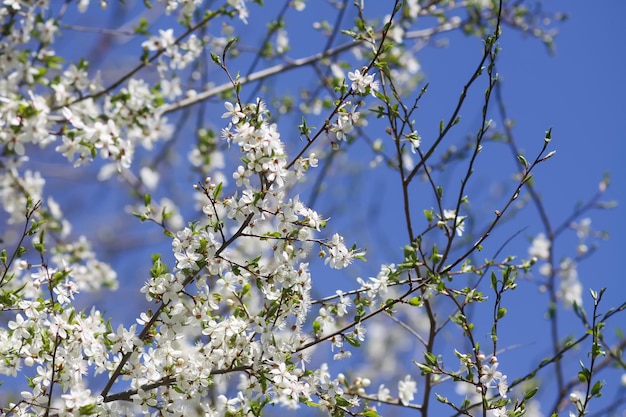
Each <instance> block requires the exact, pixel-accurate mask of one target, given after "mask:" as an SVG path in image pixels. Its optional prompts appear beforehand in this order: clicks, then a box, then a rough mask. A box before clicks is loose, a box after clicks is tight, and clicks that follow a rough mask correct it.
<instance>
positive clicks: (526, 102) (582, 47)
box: [57, 0, 626, 412]
mask: <svg viewBox="0 0 626 417" xmlns="http://www.w3.org/2000/svg"><path fill="white" fill-rule="evenodd" d="M268 3H270V2H268ZM281 3H282V2H281ZM308 3H309V6H308V9H307V10H309V11H310V13H313V14H314V13H316V9H315V5H314V3H315V2H314V1H313V0H312V1H309V2H308ZM366 3H367V5H368V6H370V5H371V6H372V7H377V6H380V5H381V4H382V2H381V4H377V5H375V0H368V1H366ZM544 3H545V8H546V9H547V10H551V11H564V12H565V13H567V14H568V16H569V18H568V19H567V20H566V21H565V22H563V23H562V24H559V25H558V30H559V35H558V36H557V37H556V53H555V55H554V56H549V54H548V53H547V52H546V50H545V48H544V47H543V46H542V45H541V44H540V42H538V41H537V40H535V39H530V38H527V37H526V38H525V37H523V36H521V35H520V34H519V33H517V32H515V31H512V30H510V29H506V28H505V29H504V32H503V35H502V37H501V39H500V45H501V47H502V50H501V52H500V61H499V62H498V64H497V69H498V72H499V73H500V76H501V79H502V80H503V94H504V98H505V102H506V103H507V111H508V114H509V116H510V117H511V118H513V119H514V120H515V122H516V126H515V128H514V134H515V137H516V141H517V143H518V145H519V146H520V147H521V148H522V149H523V150H524V151H525V152H526V155H527V157H528V158H529V159H530V156H532V155H535V154H536V153H537V152H538V151H539V149H540V148H541V146H542V143H543V137H544V132H545V131H546V130H547V129H549V128H552V137H553V141H552V143H551V145H550V149H551V150H552V149H553V150H556V151H557V153H556V155H555V156H554V157H553V158H551V159H550V160H549V161H548V162H546V163H544V164H542V165H541V166H540V167H538V169H537V171H536V173H535V180H536V183H537V190H538V191H539V193H540V194H541V196H542V199H543V201H544V203H545V206H546V208H547V210H548V212H549V214H550V216H551V218H552V219H553V221H554V222H555V223H557V224H558V223H560V222H561V221H563V220H564V219H565V218H567V217H568V216H569V214H570V213H571V211H572V210H573V208H574V206H575V204H576V203H577V202H578V201H581V200H585V199H587V198H588V197H590V196H591V195H593V194H594V193H595V192H596V190H597V188H598V184H599V183H600V181H601V179H602V177H603V175H604V173H606V172H609V173H610V174H611V179H612V181H611V186H610V188H609V190H608V191H607V193H606V196H605V198H604V200H617V201H618V202H619V203H620V205H618V206H617V208H615V209H613V210H604V211H597V210H596V211H592V212H590V213H588V216H589V217H591V218H592V226H593V227H594V228H597V229H599V230H607V231H609V233H610V239H609V240H607V241H600V242H599V245H600V246H599V249H598V251H597V253H595V254H594V255H593V256H592V257H591V258H589V259H588V260H586V261H584V262H582V263H580V265H579V276H580V279H581V281H582V282H583V285H584V286H585V288H588V287H592V288H594V289H600V288H602V287H608V288H609V289H610V291H609V292H608V293H607V294H606V297H605V298H606V302H605V304H604V306H605V309H606V308H608V307H611V306H616V305H618V304H619V303H621V302H623V301H624V298H625V296H624V294H626V291H625V290H626V283H625V282H626V281H625V280H624V279H623V277H622V276H621V275H622V274H620V272H621V268H622V265H621V256H623V250H624V248H626V236H625V234H624V232H625V231H626V230H625V229H626V228H625V221H624V214H625V213H624V209H623V204H624V203H625V202H626V184H625V180H626V165H625V164H624V162H623V159H624V157H625V156H626V152H625V151H626V145H625V144H624V140H625V138H624V125H625V124H626V117H625V114H624V113H625V111H626V104H625V101H624V97H626V81H625V80H624V78H623V75H624V72H625V71H624V68H625V65H626V62H625V61H626V60H625V58H626V48H624V47H623V42H624V41H625V40H626V36H625V35H626V25H624V24H623V16H626V2H623V1H620V0H613V1H604V2H597V1H582V0H581V1H565V0H561V1H556V0H548V1H546V2H544ZM92 10H95V9H92ZM258 10H259V9H258V8H256V7H251V13H255V12H258ZM317 13H319V10H318V11H317ZM309 17H310V16H309ZM292 18H293V16H292ZM85 19H86V21H85V22H84V24H86V25H89V24H94V25H95V24H98V25H99V24H100V23H99V22H98V20H100V19H101V17H100V16H99V15H98V14H96V13H89V14H87V15H86V16H85ZM112 21H114V19H113V20H112ZM253 23H254V20H253V19H251V23H250V27H249V30H251V31H255V30H259V31H261V29H259V28H257V27H255V26H253ZM311 33H313V32H312V31H309V30H307V29H306V28H304V29H302V30H301V31H296V30H294V29H293V26H292V27H291V32H290V36H291V37H292V40H293V42H294V45H302V46H303V49H302V54H304V55H306V53H308V51H306V50H305V49H306V45H307V43H308V42H309V39H310V38H309V36H312V35H311ZM65 36H66V39H65V40H67V38H69V35H68V34H66V35H65ZM81 36H82V35H81ZM446 37H447V38H448V40H449V44H448V46H446V47H444V48H434V47H427V48H425V49H423V50H422V51H420V53H419V54H418V56H417V57H418V59H419V60H420V63H421V65H422V70H423V72H424V75H425V81H428V82H429V83H430V87H429V90H428V93H427V94H426V96H425V97H424V99H423V101H422V102H421V107H422V108H421V109H420V111H419V112H418V113H417V117H418V120H419V126H420V128H419V129H420V132H422V137H423V140H424V143H425V144H426V143H427V141H428V140H429V139H432V135H433V133H434V132H435V131H436V130H437V128H438V125H439V120H441V119H446V118H447V117H448V116H449V114H450V111H451V105H452V104H453V103H454V100H456V98H457V97H458V94H459V92H460V90H461V88H462V86H463V84H464V83H465V82H466V80H467V78H468V77H469V75H470V74H471V69H472V68H473V66H474V65H475V63H476V62H478V59H479V58H480V54H481V53H482V44H481V42H480V40H478V39H476V38H467V37H465V36H463V35H460V34H453V35H450V36H446ZM86 39H87V38H85V39H82V40H81V42H80V43H78V46H80V45H81V44H82V45H87V43H88V40H86ZM439 39H441V38H439ZM138 44H139V42H135V43H133V42H132V41H131V42H129V43H128V44H127V46H126V47H123V48H122V52H121V54H122V57H119V55H118V59H116V60H109V61H107V60H105V61H103V66H104V68H105V69H107V68H108V69H109V70H114V69H116V68H117V69H119V68H120V67H123V66H124V65H125V64H126V62H127V61H128V62H136V61H135V59H136V56H137V53H136V49H135V50H133V49H131V48H132V47H133V46H137V45H138ZM72 48H74V45H72ZM298 52H299V50H297V49H294V50H292V52H291V53H290V55H291V56H293V57H300V56H302V54H301V53H298ZM126 53H128V55H124V54H126ZM468 63H469V64H468ZM242 67H243V69H242V68H238V69H239V70H242V71H243V70H244V69H245V68H246V66H242ZM107 75H108V76H111V74H110V73H109V74H107ZM296 81H299V79H298V78H297V76H285V77H282V76H281V77H280V79H278V81H274V83H273V84H270V85H271V86H276V87H277V88H280V89H284V90H286V91H292V90H293V93H294V94H295V93H296V92H297V90H296V89H295V88H296V87H297V86H295V85H292V84H290V83H294V82H296ZM483 91H484V84H481V86H480V87H478V88H477V89H476V92H474V93H472V94H473V95H472V96H471V98H473V99H475V98H476V97H480V95H481V94H482V92H483ZM243 96H244V97H247V94H246V90H245V88H244V93H243ZM211 109H212V111H213V112H214V113H212V114H213V115H214V116H215V115H220V114H221V112H222V111H223V110H222V106H221V104H216V105H215V106H213V107H211ZM492 113H494V111H493V110H492ZM479 116H480V108H479V107H477V106H476V105H474V106H473V107H472V106H470V107H468V109H467V110H465V111H463V113H462V118H463V123H462V124H461V126H460V127H459V130H457V131H454V133H453V134H452V135H451V138H452V139H451V140H460V139H462V138H463V137H464V135H466V134H467V133H471V132H475V131H476V130H477V129H478V128H479V125H480V117H479ZM491 117H494V118H496V114H495V113H494V114H493V115H492V116H491ZM213 119H214V120H212V121H211V123H212V124H213V126H214V127H215V128H216V129H218V130H219V128H220V127H221V126H222V122H223V121H221V120H218V117H213ZM296 119H297V120H296V121H291V122H290V121H288V120H281V121H280V123H279V127H280V128H281V134H282V135H283V138H288V137H289V136H290V135H291V136H292V137H293V136H294V135H295V134H296V133H295V132H296V131H295V130H294V129H293V128H294V127H295V125H297V123H299V121H300V120H299V118H296ZM496 127H497V126H496ZM289 129H291V131H290V130H289ZM291 132H293V133H291ZM353 149H354V150H358V151H359V152H360V153H359V154H358V155H356V156H355V160H356V161H360V162H364V161H365V162H366V161H368V160H370V159H371V158H372V155H371V153H370V152H368V151H367V149H366V147H365V146H361V147H359V146H355V147H354V148H353ZM353 156H354V155H351V158H352V157H353ZM341 161H342V162H345V165H343V166H342V168H347V169H348V170H349V169H350V168H351V167H353V165H351V164H352V163H353V162H351V161H353V160H352V159H350V160H348V159H342V160H341ZM513 163H514V162H513V159H512V157H511V156H510V152H509V151H508V149H506V148H504V147H503V145H494V146H493V147H492V146H490V147H489V148H488V149H486V150H485V152H484V154H482V155H481V157H480V158H479V161H478V168H477V170H476V173H475V175H474V177H473V183H472V186H471V188H470V189H469V192H471V193H472V194H471V195H470V199H471V201H472V207H473V209H475V210H477V211H478V212H481V213H485V215H487V214H488V213H492V212H493V210H494V209H497V208H500V206H499V205H498V201H501V199H502V196H503V195H504V194H503V193H506V191H507V190H509V188H507V187H510V186H511V181H510V178H509V177H510V175H511V174H512V172H513V171H512V168H511V166H512V164H513ZM355 166H356V165H355ZM355 169H357V168H355ZM358 169H362V168H358ZM342 172H343V171H341V170H339V169H337V170H336V171H334V172H331V177H330V179H331V180H332V181H337V183H335V184H331V186H330V187H329V188H328V190H329V194H328V198H327V199H326V200H323V201H320V203H319V209H320V210H321V212H322V214H326V212H329V213H330V212H332V216H333V219H332V220H333V222H331V226H330V227H331V228H332V230H338V231H341V232H342V233H343V234H344V235H345V236H346V240H347V241H349V242H352V241H356V242H357V243H358V244H359V246H361V247H364V248H367V249H370V253H369V254H368V259H369V261H368V263H366V264H358V265H356V266H355V268H354V269H353V270H351V271H348V272H347V273H346V274H344V275H342V277H341V279H342V280H343V281H337V282H340V285H343V286H345V287H350V286H353V285H354V281H353V278H354V277H356V276H364V277H367V276H374V275H375V274H376V272H377V268H378V265H379V263H380V262H392V261H395V262H397V261H398V259H397V257H398V256H400V255H401V248H402V246H403V245H404V244H406V233H403V224H402V223H401V216H400V214H401V211H395V210H396V209H397V207H395V208H394V201H397V200H394V198H397V197H398V194H397V193H398V189H397V188H394V186H393V184H394V183H393V182H391V183H390V182H388V181H389V180H392V179H391V176H392V175H393V174H392V173H390V172H389V171H388V170H385V169H384V168H383V167H379V168H377V169H376V170H374V171H371V172H368V173H365V174H364V176H363V177H362V178H360V179H357V180H352V181H349V180H348V179H347V176H346V174H345V173H342ZM92 174H93V172H92ZM333 175H334V176H333ZM458 176H459V172H455V171H452V172H451V173H450V174H449V175H448V176H447V177H444V179H446V180H447V181H448V183H449V184H450V186H451V187H453V188H454V187H455V186H456V185H457V184H458V180H459V177H458ZM196 180H197V179H196V178H191V177H189V176H186V177H185V178H181V183H184V182H186V184H185V186H189V187H190V186H191V184H192V183H194V182H195V181H196ZM389 184H392V185H389ZM57 185H58V184H57ZM112 190H113V188H109V189H108V191H106V192H108V193H110V194H102V192H103V191H102V189H100V188H91V189H89V188H87V189H81V190H80V191H79V190H78V189H76V190H68V194H67V196H66V198H67V200H66V201H62V202H61V203H62V204H65V206H66V207H64V208H65V211H66V212H71V211H72V210H74V211H78V212H80V211H81V208H80V207H81V204H83V202H85V201H88V200H90V199H91V198H106V201H107V204H106V205H103V206H102V207H101V209H103V210H109V209H111V208H117V209H119V208H120V207H123V206H124V205H125V202H126V197H125V194H124V193H123V192H121V193H120V192H119V190H118V191H112ZM177 191H180V190H177ZM73 193H74V194H73ZM85 196H87V197H85ZM352 198H354V199H356V200H355V201H352V200H350V199H352ZM353 203H354V205H356V206H357V207H359V208H360V207H363V210H357V211H356V212H355V211H350V207H351V204H353ZM430 205H432V201H430V200H429V199H428V198H425V200H424V206H423V207H421V206H419V205H416V206H415V207H416V208H419V209H420V210H421V209H423V208H429V207H430ZM316 208H317V207H316ZM336 209H338V210H339V211H334V210H336ZM526 210H527V211H526V212H525V213H524V214H523V215H521V216H520V217H519V218H518V219H517V220H516V221H514V222H511V223H508V224H505V225H503V227H502V229H500V230H498V231H496V232H495V233H494V234H493V235H492V236H491V238H490V240H489V242H488V243H487V244H486V245H485V247H486V250H485V254H484V256H485V257H488V256H490V255H492V254H493V253H494V252H495V250H497V249H498V248H499V247H500V246H501V245H502V244H503V243H504V242H505V241H506V240H507V239H508V238H510V237H511V236H512V235H514V234H515V233H517V232H519V235H517V237H515V238H514V239H513V240H512V241H511V243H510V244H509V245H508V246H507V247H506V249H507V250H510V251H512V252H513V253H516V254H518V255H519V256H521V257H524V256H526V254H527V252H526V251H527V247H528V245H529V238H530V237H532V236H534V235H536V234H537V233H538V232H540V231H541V227H540V223H539V217H538V215H537V212H536V210H534V208H533V207H532V206H529V207H527V209H526ZM370 216H372V217H370ZM372 218H373V219H374V220H372V221H371V224H368V223H367V222H368V221H369V220H371V219H372ZM82 221H84V222H86V223H84V224H86V225H89V224H92V225H93V218H92V217H89V218H83V220H82ZM106 221H107V219H106V218H104V223H106ZM134 221H135V220H134V219H132V218H131V219H128V220H127V224H131V223H132V222H134ZM76 225H77V226H78V227H80V225H81V220H77V221H76ZM364 225H367V227H364ZM142 230H143V229H142ZM576 244H577V238H576V236H575V234H574V233H569V234H566V235H565V238H564V239H562V240H561V241H558V242H557V248H556V251H557V257H561V256H571V255H572V254H573V253H574V252H573V251H574V250H575V247H576ZM157 247H158V246H157ZM154 249H155V247H151V248H150V249H149V251H153V250H154ZM160 250H161V251H163V252H165V251H167V250H168V242H167V241H161V246H160ZM118 254H119V252H111V253H110V254H109V256H110V259H109V260H110V261H112V262H114V264H116V266H117V268H118V272H119V273H120V277H121V279H122V280H123V289H124V290H123V291H122V292H121V293H120V294H119V295H118V296H119V297H121V298H116V302H119V300H125V301H128V302H129V307H127V308H130V309H134V310H139V311H141V310H142V309H143V307H144V306H143V304H142V302H141V301H142V300H143V298H142V297H140V296H137V295H136V293H133V292H132V291H133V290H136V289H137V288H138V287H139V285H141V283H142V282H143V279H141V278H137V279H134V278H133V277H134V276H136V275H137V274H139V276H140V277H141V272H142V271H143V273H144V274H145V271H146V269H145V267H146V264H147V263H148V261H149V254H147V253H146V252H142V251H138V252H136V253H133V254H132V256H127V257H126V258H125V259H121V260H120V259H119V258H117V256H118ZM521 287H522V286H521ZM329 290H331V288H329ZM515 294H516V298H515V299H514V300H512V304H511V307H510V311H511V318H510V320H511V322H510V323H511V327H510V329H511V330H510V331H508V332H506V336H507V337H509V338H510V339H509V341H508V342H509V343H510V344H516V343H519V344H523V345H525V346H528V344H529V343H530V344H532V343H535V341H533V340H532V339H533V337H536V336H537V335H539V338H542V337H544V336H545V334H544V333H541V332H542V331H543V330H538V331H537V333H535V331H534V328H533V329H532V331H531V330H530V329H527V328H525V327H524V326H527V325H528V323H529V322H533V323H535V322H538V323H541V322H542V317H543V314H544V312H545V303H544V304H536V305H535V304H533V303H534V301H533V302H531V303H529V302H528V300H529V299H531V298H530V297H537V288H536V287H535V286H534V285H533V284H530V283H526V284H525V285H524V286H523V287H522V288H520V289H519V290H518V292H517V293H515ZM108 296H110V294H102V299H103V300H104V299H106V298H107V297H108ZM585 297H587V292H586V291H585ZM532 299H533V300H535V299H537V298H532ZM538 299H539V300H541V301H539V302H543V301H545V300H544V299H541V298H538ZM137 300H139V301H137ZM585 300H586V302H587V301H589V298H588V297H587V298H586V299H585ZM131 301H133V303H131ZM131 304H132V305H131ZM104 305H105V307H106V306H107V304H106V303H105V304H104ZM586 305H587V306H588V305H589V304H586ZM108 306H109V308H111V307H113V306H112V305H110V304H109V305H108ZM112 313H114V314H116V315H117V314H119V312H115V309H113V311H112ZM569 314H570V315H571V311H570V313H569ZM533 320H534V321H533ZM572 322H573V323H570V324H571V329H572V331H574V330H576V331H578V332H579V331H580V328H579V327H576V325H575V323H574V320H572ZM623 322H624V320H623V319H619V318H618V320H614V322H613V323H611V324H610V325H609V327H608V329H607V332H609V331H611V332H612V329H613V328H614V326H615V325H617V324H621V323H623ZM519 328H522V329H523V330H524V331H523V332H518V329H519ZM518 336H519V337H518ZM524 336H528V337H524ZM516 337H517V338H516ZM544 353H546V352H545V351H543V350H541V349H539V351H538V352H533V351H532V349H526V350H525V353H523V354H522V355H523V356H524V357H525V359H528V360H530V359H537V356H538V355H539V357H541V355H543V354H544ZM520 354H521V353H520ZM511 379H512V378H511ZM545 411H546V410H544V412H545Z"/></svg>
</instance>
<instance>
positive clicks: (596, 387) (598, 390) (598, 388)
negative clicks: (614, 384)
mask: <svg viewBox="0 0 626 417" xmlns="http://www.w3.org/2000/svg"><path fill="white" fill-rule="evenodd" d="M603 386H604V382H602V381H596V383H595V384H593V388H591V395H592V396H593V397H601V396H602V387H603Z"/></svg>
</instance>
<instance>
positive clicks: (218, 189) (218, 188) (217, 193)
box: [213, 182, 223, 200]
mask: <svg viewBox="0 0 626 417" xmlns="http://www.w3.org/2000/svg"><path fill="white" fill-rule="evenodd" d="M222 187H223V184H222V183H221V182H220V183H219V184H217V186H216V187H215V190H213V199H214V200H217V199H218V198H219V196H220V194H222Z"/></svg>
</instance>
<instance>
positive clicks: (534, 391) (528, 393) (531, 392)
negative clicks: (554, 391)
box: [524, 387, 539, 401]
mask: <svg viewBox="0 0 626 417" xmlns="http://www.w3.org/2000/svg"><path fill="white" fill-rule="evenodd" d="M537 391H539V387H535V388H533V389H531V390H528V391H526V392H525V393H524V401H528V400H530V399H531V398H532V397H534V396H535V394H537Z"/></svg>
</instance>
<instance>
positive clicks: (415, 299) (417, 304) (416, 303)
mask: <svg viewBox="0 0 626 417" xmlns="http://www.w3.org/2000/svg"><path fill="white" fill-rule="evenodd" d="M422 304H423V302H422V297H413V298H411V299H410V300H409V305H412V306H414V307H421V306H422Z"/></svg>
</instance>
